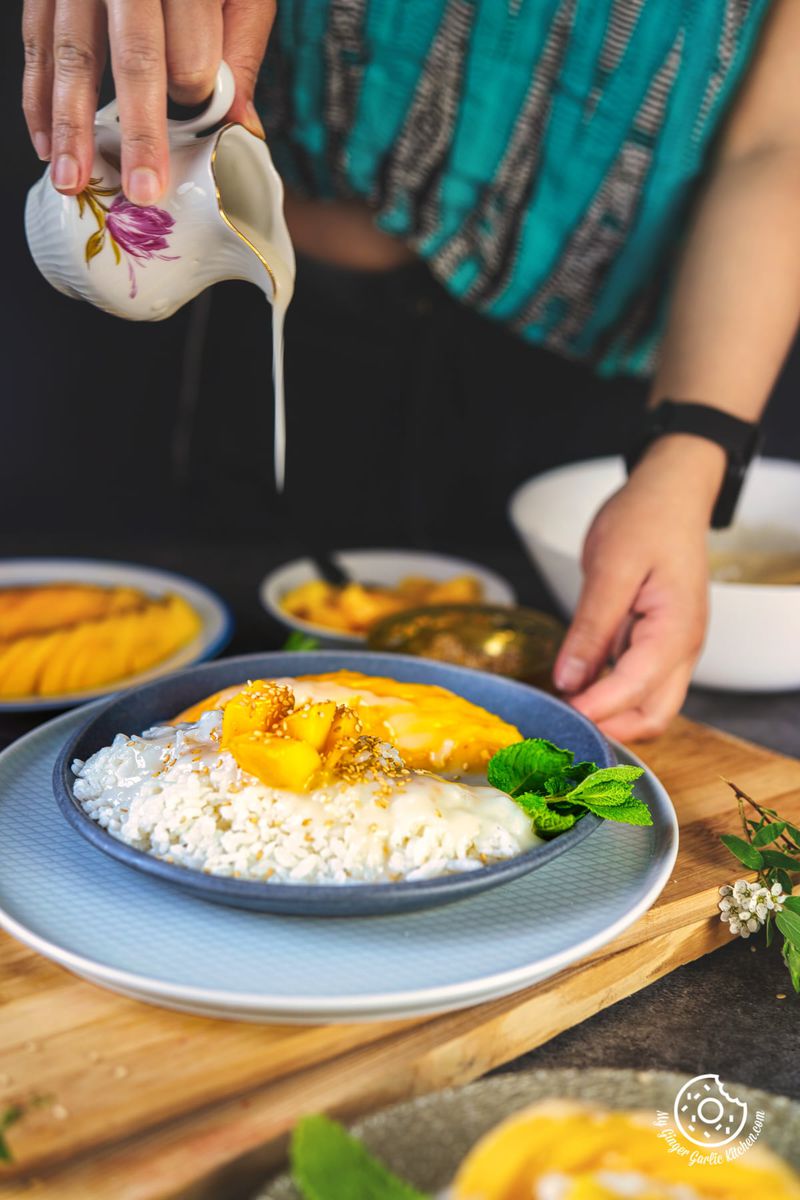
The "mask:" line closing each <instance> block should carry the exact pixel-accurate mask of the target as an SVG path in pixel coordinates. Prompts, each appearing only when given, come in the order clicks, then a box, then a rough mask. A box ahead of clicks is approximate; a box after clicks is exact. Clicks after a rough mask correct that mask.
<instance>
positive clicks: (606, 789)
mask: <svg viewBox="0 0 800 1200" xmlns="http://www.w3.org/2000/svg"><path fill="white" fill-rule="evenodd" d="M573 758H574V755H573V754H572V752H571V751H570V750H562V749H560V748H559V747H558V746H555V745H554V744H553V743H552V742H548V741H547V740H546V739H544V738H528V739H527V740H525V741H522V742H516V743H515V744H514V745H513V746H507V747H505V749H503V750H498V752H497V754H495V755H494V757H493V758H492V759H491V760H490V762H489V766H488V770H487V776H488V780H489V783H490V784H491V785H492V786H493V787H496V788H498V789H499V790H500V791H503V792H506V793H507V794H508V795H509V796H511V798H512V799H513V800H515V801H516V803H517V804H519V805H520V807H521V808H523V809H524V811H525V812H526V813H528V815H529V816H530V818H531V820H532V822H533V827H534V831H535V832H536V833H537V834H539V836H540V837H545V838H548V837H556V836H557V835H558V834H559V833H563V832H564V831H565V830H566V829H571V828H572V826H573V825H574V824H575V822H576V821H577V820H579V819H580V817H581V816H582V814H583V812H584V811H586V810H589V811H591V812H594V813H596V814H597V815H598V816H600V817H611V809H614V810H615V815H614V816H613V818H612V819H613V820H616V821H620V822H627V823H628V824H631V825H652V823H653V822H652V818H651V817H650V812H649V810H648V808H647V806H646V805H645V804H643V803H642V802H641V801H640V800H637V799H636V797H635V796H634V794H633V785H634V783H635V782H636V780H637V779H639V777H640V776H641V775H642V773H643V772H642V768H641V767H630V766H617V767H598V766H597V765H596V764H595V763H591V762H578V763H576V762H574V761H573ZM551 814H552V815H551Z"/></svg>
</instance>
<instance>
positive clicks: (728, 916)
mask: <svg viewBox="0 0 800 1200" xmlns="http://www.w3.org/2000/svg"><path fill="white" fill-rule="evenodd" d="M719 894H720V896H721V897H722V899H721V900H719V901H718V903H717V908H718V909H719V919H720V921H722V922H724V924H726V925H727V926H728V928H729V929H730V931H731V933H732V934H733V936H734V937H743V938H748V937H750V934H751V933H758V931H759V930H760V929H761V928H762V926H763V925H766V923H767V921H768V919H769V916H770V914H771V913H775V914H777V913H779V912H783V904H784V900H785V899H786V895H785V893H784V890H783V888H782V887H781V885H780V884H779V883H774V884H772V886H771V887H766V886H765V885H764V884H760V883H757V882H755V883H748V881H747V880H746V879H737V880H736V883H734V884H733V886H731V885H730V884H724V885H723V886H722V887H721V888H720V889H719Z"/></svg>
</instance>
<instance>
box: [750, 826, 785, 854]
mask: <svg viewBox="0 0 800 1200" xmlns="http://www.w3.org/2000/svg"><path fill="white" fill-rule="evenodd" d="M785 828H786V822H785V821H771V822H770V824H769V825H762V826H761V828H760V829H759V831H758V833H757V834H756V835H755V837H754V838H753V845H754V846H755V847H756V849H757V850H759V849H761V847H762V846H768V845H769V844H770V842H774V841H775V839H776V838H779V837H780V836H781V834H782V833H783V831H784V829H785Z"/></svg>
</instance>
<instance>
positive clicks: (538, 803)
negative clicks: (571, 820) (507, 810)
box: [514, 792, 549, 817]
mask: <svg viewBox="0 0 800 1200" xmlns="http://www.w3.org/2000/svg"><path fill="white" fill-rule="evenodd" d="M514 803H515V804H518V805H519V806H520V808H521V809H522V810H523V812H526V813H527V814H528V816H529V817H538V816H539V815H540V814H541V813H546V812H547V811H548V808H549V806H548V802H547V797H546V796H537V795H536V793H535V792H524V793H523V795H521V796H515V797H514Z"/></svg>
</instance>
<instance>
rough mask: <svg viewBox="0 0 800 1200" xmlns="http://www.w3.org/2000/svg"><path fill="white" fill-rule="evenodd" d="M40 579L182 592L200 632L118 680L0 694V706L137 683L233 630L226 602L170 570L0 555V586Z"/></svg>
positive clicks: (75, 699)
mask: <svg viewBox="0 0 800 1200" xmlns="http://www.w3.org/2000/svg"><path fill="white" fill-rule="evenodd" d="M43 583H90V584H96V585H97V586H99V587H133V588H139V589H140V590H141V591H143V592H145V593H146V594H147V595H149V596H163V595H164V594H165V593H166V592H173V593H174V594H175V595H177V596H182V597H183V599H184V600H186V601H187V603H188V604H191V606H192V608H193V609H194V610H195V612H196V613H197V614H198V616H199V617H200V620H201V622H202V624H201V628H200V632H199V633H198V634H197V636H196V637H194V638H193V639H192V640H191V642H188V643H187V644H186V645H185V646H182V647H181V648H180V650H178V651H176V653H175V654H171V655H170V657H169V658H165V659H164V660H163V662H160V663H157V664H156V665H155V666H154V667H150V669H149V670H147V671H140V672H139V673H138V674H136V675H130V676H128V677H127V678H126V679H125V680H124V681H122V682H121V683H120V684H119V685H116V686H115V685H113V684H105V685H104V686H103V687H99V688H92V689H90V690H88V691H82V692H69V693H65V694H64V695H61V696H32V697H31V698H30V699H29V700H26V699H9V700H0V712H35V711H37V710H39V709H42V710H48V709H53V708H72V707H74V706H75V705H76V704H86V702H87V701H89V700H96V699H98V698H99V697H101V696H109V695H112V694H113V693H114V692H117V691H122V690H123V689H125V690H126V689H127V688H131V687H137V686H138V685H139V684H140V683H147V681H148V680H150V679H158V677H159V676H161V675H169V674H171V673H172V672H173V671H178V670H180V669H181V667H191V666H193V665H194V664H195V663H199V662H204V661H205V660H206V659H207V658H213V657H214V655H215V654H218V653H219V651H220V650H221V649H222V648H223V646H225V645H226V644H227V642H228V641H229V639H230V636H231V633H232V630H233V620H232V618H231V614H230V612H229V610H228V608H227V606H226V605H225V604H224V603H223V602H222V600H220V598H219V596H216V595H215V594H214V592H212V591H210V590H209V589H208V588H206V587H203V585H202V584H201V583H195V581H194V580H193V579H187V578H186V577H185V576H183V575H175V574H173V572H172V571H161V570H157V569H156V568H155V567H142V566H137V565H136V564H135V563H120V562H105V561H103V560H102V559H94V558H7V559H0V590H1V589H3V588H10V587H25V586H28V585H31V584H43Z"/></svg>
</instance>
